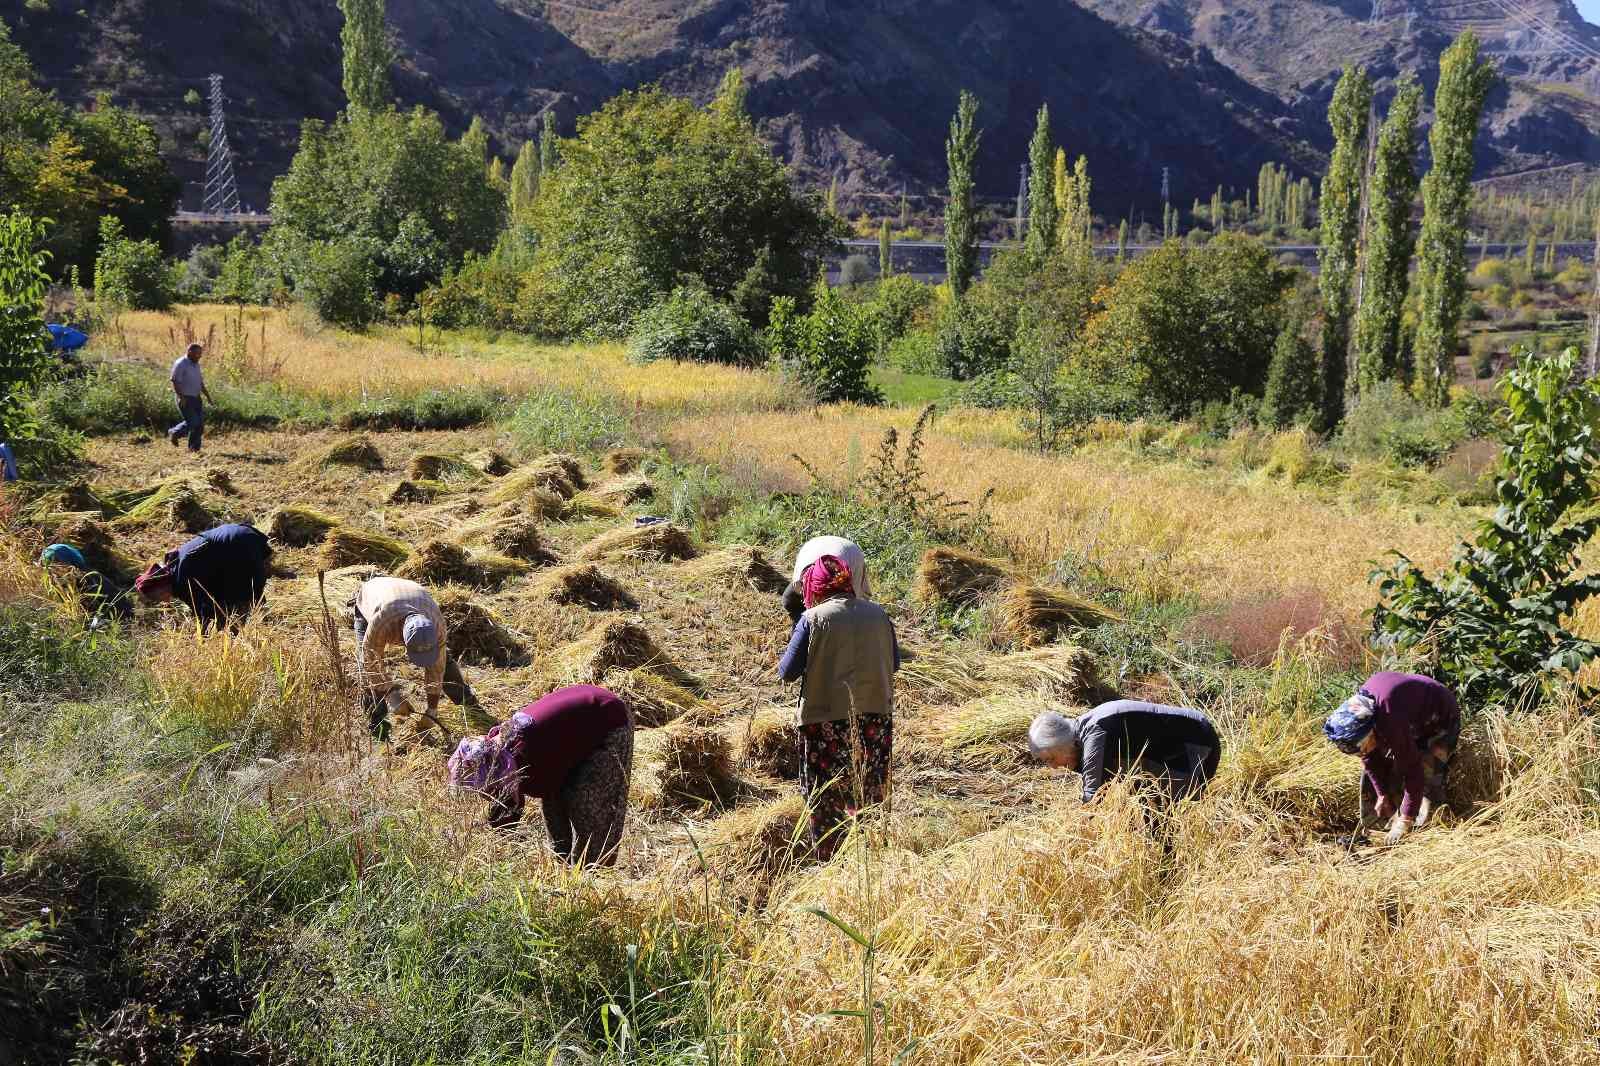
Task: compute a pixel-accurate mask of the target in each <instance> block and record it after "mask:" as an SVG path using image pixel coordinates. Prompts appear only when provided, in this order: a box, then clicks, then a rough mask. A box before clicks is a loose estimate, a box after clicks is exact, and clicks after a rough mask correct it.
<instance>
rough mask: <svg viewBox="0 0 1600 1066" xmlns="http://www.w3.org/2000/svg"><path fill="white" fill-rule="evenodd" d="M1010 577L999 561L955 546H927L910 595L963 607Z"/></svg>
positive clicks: (928, 601)
mask: <svg viewBox="0 0 1600 1066" xmlns="http://www.w3.org/2000/svg"><path fill="white" fill-rule="evenodd" d="M1009 576H1010V575H1009V573H1008V571H1007V569H1006V567H1005V565H1004V564H1003V563H1001V562H1000V561H999V560H996V559H986V558H984V557H983V556H981V555H973V554H972V553H971V552H964V551H961V550H959V549H957V548H929V549H928V550H927V551H926V552H924V553H923V555H922V562H921V563H920V564H919V565H918V566H917V581H916V587H915V589H914V590H913V595H914V596H915V598H916V599H917V601H918V602H920V603H925V604H949V605H951V606H956V607H966V606H970V605H971V604H974V603H976V602H977V601H978V600H980V599H982V598H983V597H984V596H986V595H988V594H989V593H991V592H993V591H994V590H995V589H997V588H999V587H1000V585H1001V584H1003V583H1004V582H1005V581H1006V580H1007V578H1008V577H1009Z"/></svg>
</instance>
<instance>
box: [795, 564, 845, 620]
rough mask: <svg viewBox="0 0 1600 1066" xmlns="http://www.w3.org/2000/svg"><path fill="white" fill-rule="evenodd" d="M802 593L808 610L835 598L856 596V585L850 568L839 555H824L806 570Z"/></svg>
mask: <svg viewBox="0 0 1600 1066" xmlns="http://www.w3.org/2000/svg"><path fill="white" fill-rule="evenodd" d="M801 591H802V592H803V593H804V595H805V601H806V609H807V610H809V609H811V608H812V607H815V606H816V605H817V604H819V603H822V602H823V601H825V600H831V599H833V598H834V597H835V596H854V595H855V594H856V589H855V583H854V581H853V580H852V579H851V577H850V568H849V567H848V566H846V565H845V564H844V560H843V559H841V558H839V557H838V556H837V555H824V556H823V557H822V558H820V559H818V560H817V561H816V562H814V563H812V564H811V566H810V568H808V569H807V570H806V577H805V581H804V583H803V584H802V585H801Z"/></svg>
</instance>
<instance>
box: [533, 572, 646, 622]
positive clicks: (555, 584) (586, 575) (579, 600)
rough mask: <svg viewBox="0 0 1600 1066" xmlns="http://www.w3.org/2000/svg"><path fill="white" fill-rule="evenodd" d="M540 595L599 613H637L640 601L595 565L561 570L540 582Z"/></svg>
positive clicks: (553, 601)
mask: <svg viewBox="0 0 1600 1066" xmlns="http://www.w3.org/2000/svg"><path fill="white" fill-rule="evenodd" d="M535 589H536V591H537V592H538V594H539V595H541V596H543V597H544V598H545V599H547V600H549V601H550V602H551V603H561V604H568V605H570V606H573V607H588V608H590V609H591V610H595V611H611V610H630V611H631V610H633V609H634V608H636V607H638V606H639V601H638V600H636V599H634V597H633V594H632V593H630V592H629V591H628V590H627V589H625V588H623V587H622V585H621V583H620V582H618V581H617V580H616V579H615V578H612V577H608V576H607V575H606V574H603V573H601V572H600V568H599V567H597V566H595V565H594V564H593V563H575V564H572V565H570V566H558V567H556V568H555V569H554V570H551V571H550V572H548V573H546V574H545V575H544V576H542V577H541V578H540V579H539V583H538V585H537V586H535Z"/></svg>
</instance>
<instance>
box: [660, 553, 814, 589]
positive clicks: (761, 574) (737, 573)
mask: <svg viewBox="0 0 1600 1066" xmlns="http://www.w3.org/2000/svg"><path fill="white" fill-rule="evenodd" d="M681 573H682V574H683V575H684V576H685V577H689V578H694V579H695V580H698V581H703V582H705V583H707V584H717V585H748V586H749V587H750V588H752V589H755V590H756V591H757V592H766V593H778V592H782V591H783V590H784V589H786V588H788V587H789V579H788V578H787V577H785V576H784V575H783V574H782V573H781V572H780V571H779V570H778V568H777V567H775V566H773V565H772V564H771V563H769V562H767V558H766V556H764V555H762V554H761V552H760V551H758V550H757V549H755V548H752V547H749V546H747V545H743V544H736V545H734V546H733V547H731V548H724V549H722V550H721V551H716V552H712V553H711V554H709V555H703V556H701V557H700V558H698V559H694V560H691V561H690V562H687V563H685V564H684V566H683V569H682V571H681Z"/></svg>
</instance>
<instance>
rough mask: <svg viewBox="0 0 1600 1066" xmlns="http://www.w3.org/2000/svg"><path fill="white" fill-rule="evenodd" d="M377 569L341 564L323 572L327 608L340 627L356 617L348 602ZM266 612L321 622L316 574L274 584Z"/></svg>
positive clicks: (293, 618) (277, 616)
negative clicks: (336, 567)
mask: <svg viewBox="0 0 1600 1066" xmlns="http://www.w3.org/2000/svg"><path fill="white" fill-rule="evenodd" d="M379 572H380V571H379V570H378V568H377V567H375V566H365V565H363V566H344V567H340V568H339V569H337V570H328V571H326V572H324V573H323V575H322V579H323V589H324V591H325V592H326V593H327V596H328V610H329V612H330V613H331V614H332V615H333V617H334V619H335V621H337V622H338V623H339V624H340V625H341V626H349V625H350V623H351V622H352V621H353V620H354V618H355V614H354V612H353V611H352V610H351V609H350V601H351V600H353V599H354V598H355V594H356V591H357V590H358V589H360V588H361V586H362V584H364V583H365V582H366V581H368V580H369V579H371V578H374V577H377V576H378V574H379ZM267 613H268V614H270V615H271V616H273V617H274V618H285V619H291V620H293V621H295V622H298V623H307V622H309V623H313V624H314V623H319V622H321V621H322V596H321V595H320V594H319V593H318V591H317V576H316V575H315V574H311V575H309V576H307V577H302V578H297V579H295V580H292V581H284V582H281V583H280V584H276V585H274V586H273V587H272V594H271V595H270V596H268V597H267ZM345 665H346V667H347V668H348V669H353V668H354V667H353V664H350V663H348V662H347V663H346V664H345Z"/></svg>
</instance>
